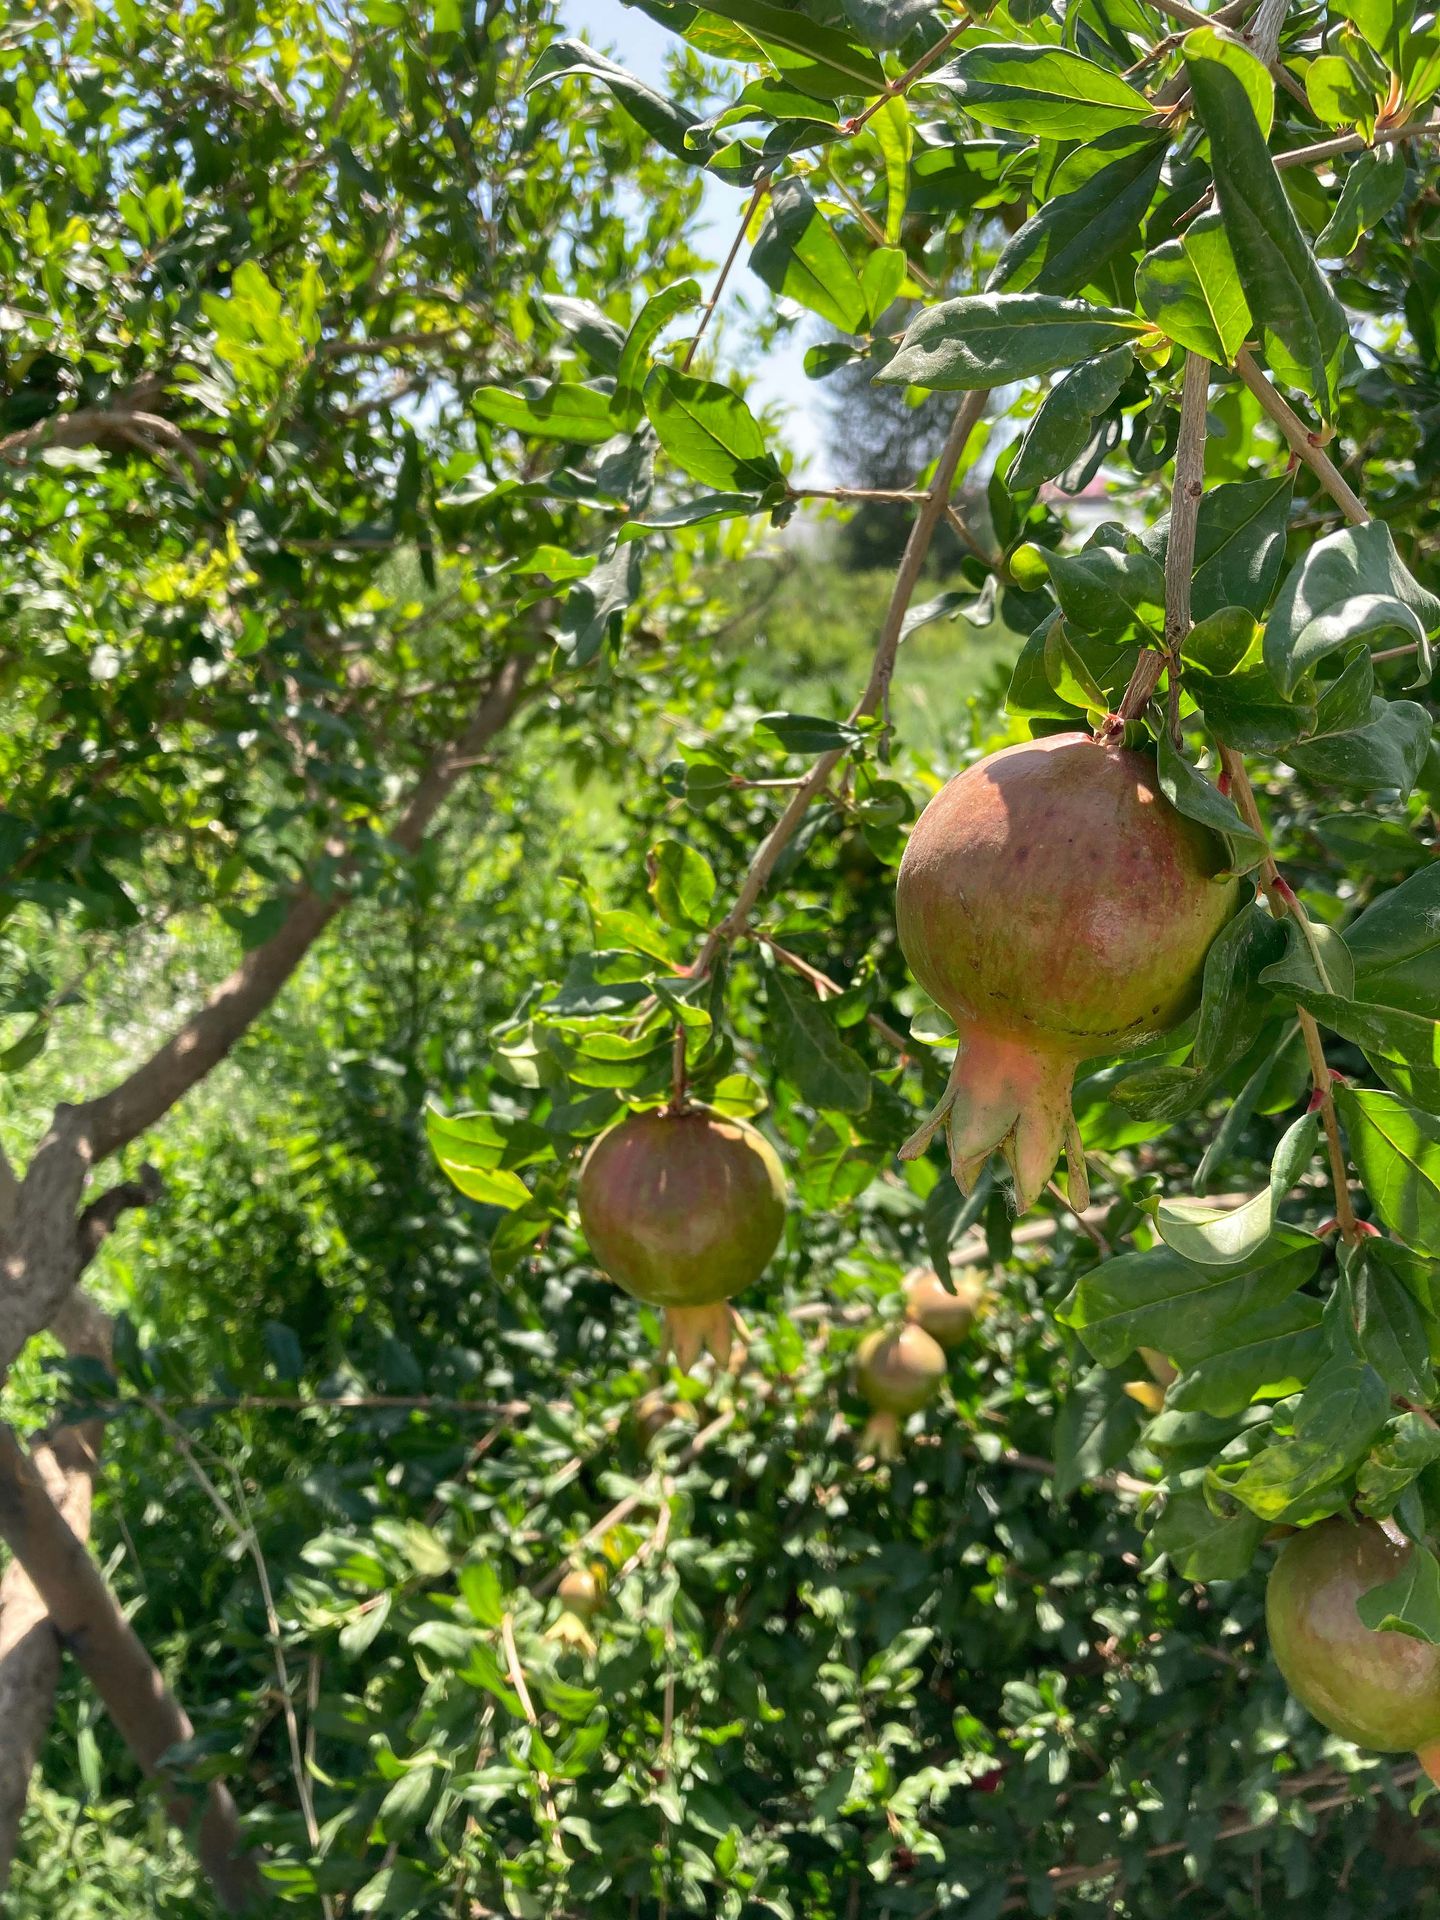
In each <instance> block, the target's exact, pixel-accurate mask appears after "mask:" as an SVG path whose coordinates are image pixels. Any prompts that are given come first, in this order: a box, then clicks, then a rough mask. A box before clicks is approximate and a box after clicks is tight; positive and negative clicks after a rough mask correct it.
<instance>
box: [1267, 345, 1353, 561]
mask: <svg viewBox="0 0 1440 1920" xmlns="http://www.w3.org/2000/svg"><path fill="white" fill-rule="evenodd" d="M1235 371H1236V372H1237V373H1238V374H1239V376H1240V378H1241V379H1242V380H1243V381H1244V382H1245V384H1246V386H1247V387H1248V388H1249V389H1250V391H1251V393H1253V394H1254V396H1255V398H1256V399H1257V400H1258V401H1259V402H1260V405H1261V407H1262V408H1263V409H1264V411H1265V412H1266V413H1267V414H1268V415H1269V416H1270V418H1271V419H1272V420H1273V421H1274V422H1275V424H1276V426H1277V427H1279V429H1280V431H1281V433H1282V434H1283V435H1284V436H1285V439H1286V441H1287V443H1288V444H1289V446H1290V448H1291V451H1292V452H1294V453H1296V454H1298V455H1299V457H1300V458H1301V459H1302V460H1303V461H1304V462H1305V464H1306V466H1307V467H1309V468H1310V470H1311V472H1312V473H1313V474H1314V475H1315V476H1316V478H1317V479H1318V480H1319V482H1320V484H1321V486H1322V487H1324V489H1325V491H1326V492H1327V493H1328V494H1329V496H1330V498H1331V499H1332V500H1333V501H1334V502H1335V504H1336V505H1337V506H1338V507H1339V508H1340V511H1341V512H1342V513H1343V514H1344V515H1345V518H1346V519H1347V520H1348V521H1349V522H1350V524H1351V526H1352V527H1363V526H1364V525H1365V523H1366V522H1367V521H1368V520H1369V518H1370V515H1369V514H1368V513H1367V511H1366V509H1365V504H1364V502H1363V501H1362V500H1361V498H1360V496H1359V495H1358V494H1357V493H1356V492H1355V491H1354V489H1353V488H1352V487H1351V485H1350V483H1349V482H1348V481H1347V480H1346V478H1345V476H1344V474H1342V473H1341V471H1340V469H1339V468H1338V467H1337V466H1336V465H1335V462H1334V461H1333V460H1332V459H1331V458H1330V456H1329V454H1328V453H1326V451H1325V449H1324V447H1322V446H1321V445H1320V443H1319V439H1318V437H1317V436H1316V435H1315V434H1314V433H1312V432H1311V430H1310V429H1309V427H1307V426H1306V424H1305V422H1304V421H1303V420H1302V419H1301V418H1300V416H1299V414H1298V413H1296V412H1295V411H1294V409H1293V408H1292V407H1291V406H1289V404H1288V403H1287V402H1286V401H1285V400H1283V399H1282V398H1281V397H1280V395H1279V394H1278V393H1277V392H1276V390H1275V388H1274V387H1273V386H1272V385H1271V384H1270V381H1269V380H1268V379H1267V377H1266V376H1265V374H1263V373H1262V372H1261V371H1260V369H1259V367H1257V366H1256V364H1255V362H1254V360H1253V359H1252V358H1251V355H1250V350H1249V348H1248V347H1242V348H1241V349H1240V351H1239V352H1238V353H1237V354H1236V356H1235Z"/></svg>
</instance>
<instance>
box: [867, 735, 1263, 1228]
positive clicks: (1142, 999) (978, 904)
mask: <svg viewBox="0 0 1440 1920" xmlns="http://www.w3.org/2000/svg"><path fill="white" fill-rule="evenodd" d="M1224 865H1225V855H1224V849H1223V847H1222V845H1221V843H1220V841H1219V840H1217V839H1216V837H1215V836H1214V835H1213V834H1211V833H1210V832H1208V831H1207V830H1206V829H1205V828H1204V827H1202V826H1200V825H1198V824H1197V823H1196V822H1195V821H1193V820H1188V819H1186V817H1185V816H1184V815H1183V814H1181V813H1177V812H1176V810H1175V808H1174V807H1172V806H1171V805H1170V803H1169V801H1168V800H1166V798H1165V796H1164V795H1163V794H1162V793H1161V791H1160V783H1159V780H1158V777H1157V775H1156V771H1155V764H1154V762H1153V761H1152V760H1151V759H1150V757H1149V756H1148V755H1147V754H1142V753H1136V752H1133V751H1132V750H1130V749H1128V748H1126V747H1123V746H1119V745H1116V744H1113V743H1107V742H1102V741H1100V740H1095V739H1092V738H1091V737H1090V735H1089V734H1083V733H1061V734H1052V735H1051V736H1050V737H1049V738H1048V739H1043V740H1027V741H1025V742H1023V743H1022V744H1021V745H1019V746H1015V747H1005V748H1003V749H1002V750H1001V751H1000V752H999V753H992V754H991V755H990V756H989V757H988V758H987V759H984V760H981V761H978V762H977V763H976V764H975V765H974V766H973V767H967V768H966V770H965V771H964V772H963V773H961V774H957V775H956V777H955V778H954V779H953V780H952V781H950V783H949V784H948V785H947V786H946V787H944V788H943V789H942V790H941V791H940V792H939V793H938V794H936V796H935V798H934V799H933V800H932V801H931V802H930V804H929V806H928V807H926V809H925V811H924V813H923V814H921V816H920V819H919V820H918V821H917V822H916V825H915V830H914V832H913V833H912V834H911V836H910V839H909V842H908V844H907V845H906V848H905V855H904V858H903V859H902V861H901V863H900V879H899V886H898V891H897V894H896V903H895V905H896V921H897V925H898V929H899V934H900V945H901V947H902V948H903V949H904V953H905V958H906V960H907V961H908V962H909V964H910V970H911V972H912V973H913V974H914V975H915V978H916V979H917V980H918V981H919V982H920V984H921V986H922V987H924V989H925V991H926V992H927V993H928V994H929V995H930V997H931V999H932V1000H935V1001H936V1002H938V1004H939V1005H940V1006H941V1007H943V1008H944V1010H945V1011H946V1013H948V1014H949V1015H950V1017H951V1019H952V1020H953V1021H954V1022H955V1025H956V1029H957V1031H958V1035H959V1044H958V1048H957V1051H956V1056H955V1066H954V1069H953V1070H952V1072H951V1075H950V1084H949V1086H948V1088H947V1089H946V1092H945V1096H944V1098H943V1099H942V1100H941V1102H940V1105H939V1106H938V1107H937V1108H936V1109H935V1111H934V1112H933V1113H932V1114H931V1115H930V1116H929V1118H928V1119H927V1120H926V1122H925V1124H924V1125H923V1126H922V1127H921V1128H920V1130H919V1132H918V1133H916V1134H915V1135H914V1136H913V1138H911V1139H910V1140H908V1141H907V1142H906V1143H905V1146H904V1147H903V1148H902V1149H901V1156H902V1158H904V1159H913V1158H915V1157H916V1156H917V1155H919V1154H921V1153H923V1152H924V1151H925V1149H926V1148H927V1147H928V1146H929V1144H930V1141H931V1140H932V1139H933V1137H934V1136H935V1134H936V1132H938V1130H939V1129H940V1128H941V1127H942V1126H944V1127H945V1128H946V1132H947V1141H948V1145H949V1150H950V1165H951V1168H952V1170H953V1172H954V1175H955V1179H956V1181H957V1182H958V1184H959V1185H960V1187H961V1188H962V1189H964V1190H967V1191H968V1189H969V1188H970V1187H971V1186H972V1185H973V1183H974V1181H975V1180H976V1178H977V1177H978V1175H979V1173H980V1172H981V1170H982V1168H983V1167H984V1165H985V1162H986V1161H987V1160H988V1159H989V1157H990V1155H991V1154H992V1153H994V1152H996V1151H998V1152H1000V1153H1002V1154H1003V1155H1004V1157H1005V1160H1006V1161H1007V1163H1008V1165H1009V1168H1010V1172H1011V1174H1012V1176H1013V1178H1014V1182H1015V1204H1016V1210H1017V1211H1018V1212H1024V1210H1025V1209H1026V1208H1027V1207H1029V1206H1030V1205H1031V1204H1032V1203H1033V1202H1034V1201H1035V1200H1036V1198H1037V1197H1038V1196H1039V1195H1040V1194H1041V1193H1042V1192H1043V1191H1044V1188H1045V1183H1046V1182H1047V1181H1048V1180H1049V1178H1050V1176H1051V1174H1052V1173H1053V1172H1054V1170H1055V1164H1056V1162H1057V1161H1058V1160H1059V1158H1060V1152H1061V1149H1062V1147H1063V1148H1065V1149H1066V1152H1067V1158H1068V1164H1069V1172H1070V1197H1071V1199H1072V1200H1073V1201H1074V1202H1075V1204H1076V1205H1077V1206H1084V1205H1085V1204H1086V1202H1087V1200H1088V1195H1089V1187H1088V1182H1087V1180H1086V1178H1085V1160H1084V1154H1083V1152H1082V1150H1081V1146H1080V1139H1079V1132H1078V1129H1077V1128H1076V1125H1075V1119H1074V1115H1073V1113H1072V1112H1071V1107H1070V1092H1071V1087H1072V1086H1073V1084H1074V1079H1075V1069H1076V1067H1077V1066H1078V1065H1079V1063H1080V1062H1081V1061H1082V1060H1085V1059H1088V1058H1090V1057H1092V1056H1093V1055H1096V1054H1107V1053H1119V1052H1122V1051H1124V1050H1125V1049H1126V1048H1128V1047H1133V1046H1135V1045H1137V1044H1139V1043H1140V1042H1141V1041H1142V1040H1145V1039H1147V1038H1149V1037H1150V1036H1152V1035H1156V1034H1161V1033H1165V1032H1167V1031H1168V1030H1169V1029H1170V1028H1171V1027H1173V1026H1175V1025H1176V1023H1177V1022H1178V1021H1180V1020H1182V1019H1183V1018H1184V1016H1185V1015H1186V1014H1187V1013H1188V1012H1189V1011H1190V1010H1191V1008H1192V1007H1193V1006H1194V1005H1195V1002H1196V1000H1197V999H1198V997H1199V991H1200V982H1201V973H1202V969H1203V966H1204V961H1205V955H1206V953H1207V952H1208V951H1209V948H1210V943H1211V941H1212V940H1213V939H1214V938H1215V936H1216V934H1217V933H1218V932H1219V931H1220V929H1221V927H1223V926H1224V924H1225V922H1226V921H1227V920H1228V919H1229V917H1230V915H1231V913H1232V912H1233V911H1234V908H1235V899H1236V890H1237V883H1236V881H1235V880H1234V879H1233V878H1223V877H1221V876H1222V873H1223V868H1224Z"/></svg>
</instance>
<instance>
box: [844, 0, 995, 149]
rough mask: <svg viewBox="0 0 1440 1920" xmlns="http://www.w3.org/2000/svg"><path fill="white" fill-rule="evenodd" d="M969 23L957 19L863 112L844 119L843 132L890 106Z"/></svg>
mask: <svg viewBox="0 0 1440 1920" xmlns="http://www.w3.org/2000/svg"><path fill="white" fill-rule="evenodd" d="M969 25H970V20H969V17H968V16H967V17H965V18H964V19H961V20H957V21H956V23H955V25H954V26H953V27H951V28H950V30H949V31H948V32H947V33H944V34H942V35H941V37H940V38H939V39H938V40H937V41H936V42H935V44H934V46H933V47H931V49H930V51H929V52H928V53H922V54H921V56H920V58H919V59H918V60H917V61H915V62H914V64H913V65H912V66H909V67H907V68H906V69H905V71H904V73H902V74H901V76H900V78H899V79H898V80H892V81H891V82H890V84H889V86H888V87H886V88H885V90H884V91H883V93H881V94H879V95H878V96H877V98H875V99H874V100H872V101H871V102H870V104H869V106H868V107H866V109H865V111H864V112H863V113H857V114H856V115H855V116H854V117H853V119H850V120H844V121H842V122H841V124H840V131H841V132H842V133H859V131H860V129H861V128H862V127H863V126H864V125H865V123H866V122H867V121H868V120H870V119H872V118H873V117H874V115H875V114H877V113H879V111H880V109H881V108H882V107H884V106H888V105H889V103H890V102H891V101H892V100H893V99H895V98H896V96H897V95H899V94H902V93H904V92H906V91H907V89H908V88H910V87H911V86H913V85H914V83H915V82H916V81H917V80H918V79H919V78H920V76H921V74H922V73H924V72H926V71H927V69H929V68H930V67H933V66H934V64H935V62H936V61H937V60H938V59H939V58H940V56H941V54H942V53H948V52H949V51H950V49H951V47H953V46H954V44H955V42H956V41H957V40H958V39H959V38H960V36H961V34H962V33H964V31H965V29H966V28H967V27H968V26H969Z"/></svg>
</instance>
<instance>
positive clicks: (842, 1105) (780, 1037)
mask: <svg viewBox="0 0 1440 1920" xmlns="http://www.w3.org/2000/svg"><path fill="white" fill-rule="evenodd" d="M766 992H767V996H768V1010H769V1036H770V1046H771V1048H772V1052H773V1058H774V1061H775V1066H776V1069H777V1070H778V1071H779V1072H780V1073H781V1074H782V1075H783V1076H784V1077H785V1079H787V1080H788V1081H790V1083H791V1085H792V1086H794V1087H795V1088H796V1090H797V1091H798V1092H799V1094H800V1097H801V1098H802V1099H803V1100H805V1101H806V1102H807V1103H808V1104H809V1105H810V1106H812V1107H815V1108H817V1109H818V1110H820V1111H823V1112H827V1113H863V1112H864V1111H865V1109H866V1107H867V1106H869V1104H870V1069H869V1068H868V1067H867V1066H866V1064H865V1062H864V1060H863V1059H862V1058H861V1056H860V1055H859V1054H858V1053H857V1052H856V1051H855V1049H854V1048H853V1047H852V1046H850V1045H849V1043H848V1042H847V1041H845V1040H842V1039H841V1038H840V1034H839V1031H838V1030H837V1028H836V1025H835V1020H834V1016H833V1015H832V1014H831V1013H830V1012H828V1011H827V1010H826V1008H825V1007H824V1006H822V1005H821V1003H820V1001H819V1000H818V999H817V998H816V997H815V995H814V993H812V992H811V991H810V989H809V988H808V987H803V986H800V985H799V984H795V985H792V984H791V982H790V981H789V980H787V979H786V978H785V976H784V975H783V974H782V973H779V972H773V973H772V974H771V975H770V978H769V984H768V986H767V989H766Z"/></svg>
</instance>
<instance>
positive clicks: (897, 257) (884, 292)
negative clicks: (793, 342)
mask: <svg viewBox="0 0 1440 1920" xmlns="http://www.w3.org/2000/svg"><path fill="white" fill-rule="evenodd" d="M909 271H910V268H909V266H908V264H907V262H906V259H905V255H904V254H903V253H902V252H901V250H900V248H899V247H877V248H876V249H875V251H874V252H873V253H872V254H870V255H869V257H868V258H867V259H866V262H865V264H864V266H863V267H862V268H861V269H860V287H861V291H862V292H863V293H864V295H865V308H866V312H867V313H868V315H869V319H870V325H871V326H872V327H873V326H875V324H876V323H877V322H878V321H879V319H880V316H881V314H883V313H884V312H885V311H886V309H887V308H888V307H890V306H892V305H893V304H894V302H895V301H896V300H897V299H898V298H899V296H900V290H901V288H902V287H903V286H904V285H905V278H906V275H907V274H908V273H909ZM835 344H836V345H839V344H840V343H839V342H836V343H835ZM811 351H812V352H813V349H811ZM806 360H807V366H806V372H807V373H808V372H809V371H810V369H809V365H808V360H809V354H807V355H806Z"/></svg>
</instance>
